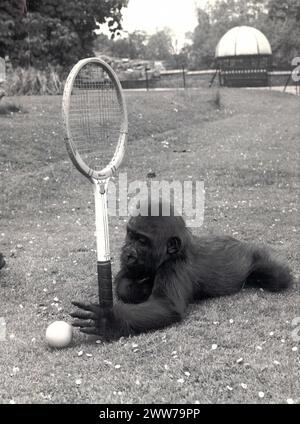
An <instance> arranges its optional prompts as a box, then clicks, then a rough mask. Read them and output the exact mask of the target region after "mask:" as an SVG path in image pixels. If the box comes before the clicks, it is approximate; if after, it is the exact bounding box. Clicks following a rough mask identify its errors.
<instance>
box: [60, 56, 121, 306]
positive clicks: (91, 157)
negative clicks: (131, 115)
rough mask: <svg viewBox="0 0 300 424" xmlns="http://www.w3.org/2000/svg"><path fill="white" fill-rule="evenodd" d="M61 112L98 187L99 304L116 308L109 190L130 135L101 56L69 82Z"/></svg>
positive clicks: (69, 140) (76, 159) (116, 86)
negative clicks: (108, 203) (113, 288)
mask: <svg viewBox="0 0 300 424" xmlns="http://www.w3.org/2000/svg"><path fill="white" fill-rule="evenodd" d="M62 114H63V121H64V124H65V141H66V146H67V150H68V153H69V156H70V158H71V160H72V162H73V164H74V165H75V167H76V168H77V169H78V171H80V172H81V173H82V174H83V175H84V176H85V177H87V178H88V179H89V180H90V181H91V182H92V183H93V188H94V196H95V215H96V239H97V272H98V287H99V304H100V306H102V307H103V308H111V307H112V305H113V294H112V274H111V259H110V248H109V230H108V215H107V188H108V182H109V179H110V177H112V176H113V175H114V174H115V172H116V170H117V169H118V167H119V166H120V164H121V162H122V160H123V157H124V153H125V147H126V142H127V133H128V118H127V110H126V103H125V99H124V95H123V91H122V87H121V84H120V81H119V79H118V77H117V75H116V74H115V72H114V71H113V69H112V68H111V67H110V66H109V65H108V64H107V63H105V62H104V61H103V60H101V59H98V58H87V59H83V60H81V61H79V62H78V63H77V64H76V65H75V66H74V67H73V69H72V70H71V72H70V74H69V76H68V78H67V81H66V84H65V88H64V93H63V102H62Z"/></svg>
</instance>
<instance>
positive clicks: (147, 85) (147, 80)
mask: <svg viewBox="0 0 300 424" xmlns="http://www.w3.org/2000/svg"><path fill="white" fill-rule="evenodd" d="M145 74H146V89H147V91H149V77H148V67H147V66H146V67H145Z"/></svg>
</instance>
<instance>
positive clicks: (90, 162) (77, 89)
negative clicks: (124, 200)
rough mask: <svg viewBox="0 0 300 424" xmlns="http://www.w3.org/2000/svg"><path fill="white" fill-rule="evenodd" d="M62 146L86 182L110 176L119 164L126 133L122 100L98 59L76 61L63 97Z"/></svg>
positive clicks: (108, 70) (110, 73)
mask: <svg viewBox="0 0 300 424" xmlns="http://www.w3.org/2000/svg"><path fill="white" fill-rule="evenodd" d="M63 120H64V123H65V130H66V137H65V140H66V146H67V150H68V153H69V155H70V157H71V160H72V162H73V163H74V165H75V166H76V168H77V169H78V170H79V171H80V172H81V173H82V174H83V175H85V176H86V177H88V178H90V179H96V180H103V179H107V178H109V177H111V176H112V175H113V174H114V173H115V171H116V170H117V168H118V167H119V165H120V163H121V162H122V159H123V156H124V153H125V146H126V141H127V132H128V119H127V111H126V104H125V99H124V95H123V91H122V87H121V84H120V81H119V79H118V77H117V75H116V74H115V72H114V71H113V69H112V68H111V67H110V66H109V65H108V64H107V63H105V62H104V61H103V60H101V59H99V58H88V59H83V60H81V61H80V62H78V63H77V64H76V65H75V66H74V67H73V69H72V70H71V72H70V74H69V76H68V79H67V81H66V84H65V88H64V94H63Z"/></svg>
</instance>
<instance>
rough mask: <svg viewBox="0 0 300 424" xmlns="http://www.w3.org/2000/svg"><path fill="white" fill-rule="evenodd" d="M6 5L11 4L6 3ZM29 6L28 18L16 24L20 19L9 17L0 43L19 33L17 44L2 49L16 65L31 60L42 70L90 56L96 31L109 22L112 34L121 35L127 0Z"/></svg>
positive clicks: (64, 0) (58, 0) (36, 1)
mask: <svg viewBox="0 0 300 424" xmlns="http://www.w3.org/2000/svg"><path fill="white" fill-rule="evenodd" d="M13 1H15V0H13ZM2 3H3V1H2V2H1V6H0V12H2V9H3V6H2ZM6 3H11V2H10V1H6V0H4V4H6ZM27 3H28V9H29V12H30V13H29V14H28V17H27V18H26V19H23V20H22V21H21V22H18V24H16V22H17V17H15V16H12V17H11V16H10V19H9V23H7V24H6V27H7V29H6V31H5V34H6V35H5V34H3V32H2V33H0V34H1V35H0V40H1V41H2V40H6V39H7V38H10V37H11V36H13V39H14V38H15V36H16V33H18V32H22V36H19V35H18V42H17V43H11V44H10V45H8V43H7V42H5V44H4V47H3V45H2V49H3V50H4V51H5V53H6V54H9V56H10V58H11V60H12V62H13V64H21V65H22V64H24V63H26V62H27V61H28V60H29V62H30V64H31V65H33V66H35V67H38V68H43V67H45V66H46V65H47V64H52V65H62V66H69V65H71V64H73V63H74V62H76V60H78V59H80V58H82V57H86V56H88V55H91V54H92V53H93V52H92V48H93V41H94V39H95V37H96V35H95V30H96V29H97V28H99V27H100V25H101V24H103V23H104V22H105V21H108V25H109V27H110V30H111V32H112V33H113V34H115V33H118V31H119V30H120V29H121V19H122V15H121V12H122V8H123V7H126V6H127V3H128V0H72V2H70V1H69V0H28V2H27ZM1 17H2V13H1ZM0 28H1V31H2V26H0ZM26 50H27V53H26ZM29 50H30V51H29ZM28 51H29V52H28ZM24 52H25V53H24Z"/></svg>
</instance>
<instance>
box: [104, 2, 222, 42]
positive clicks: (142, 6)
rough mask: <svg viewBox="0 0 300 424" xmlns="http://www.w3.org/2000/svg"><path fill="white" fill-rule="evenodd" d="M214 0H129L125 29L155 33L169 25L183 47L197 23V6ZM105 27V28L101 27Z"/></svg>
mask: <svg viewBox="0 0 300 424" xmlns="http://www.w3.org/2000/svg"><path fill="white" fill-rule="evenodd" d="M212 1H214V0H210V1H207V0H129V3H128V7H127V8H124V9H123V29H124V30H125V31H128V32H133V31H135V30H143V31H146V32H148V33H150V34H151V33H154V32H156V31H157V30H160V29H163V28H165V27H168V28H170V29H171V30H172V32H173V33H174V40H176V39H177V40H178V46H179V47H181V46H182V45H183V42H184V35H185V33H186V32H189V31H193V30H194V28H195V27H196V25H197V18H196V6H200V7H201V6H204V5H205V4H206V3H209V2H212ZM101 29H103V28H101Z"/></svg>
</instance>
